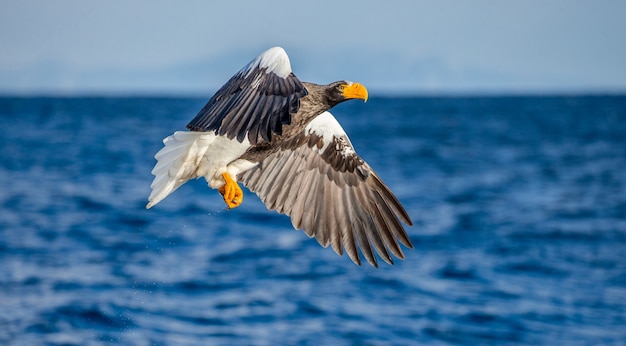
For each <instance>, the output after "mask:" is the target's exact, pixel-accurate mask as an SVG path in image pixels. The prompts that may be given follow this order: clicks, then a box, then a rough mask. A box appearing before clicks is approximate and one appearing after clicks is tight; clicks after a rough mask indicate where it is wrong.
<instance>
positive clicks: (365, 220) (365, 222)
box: [353, 186, 393, 265]
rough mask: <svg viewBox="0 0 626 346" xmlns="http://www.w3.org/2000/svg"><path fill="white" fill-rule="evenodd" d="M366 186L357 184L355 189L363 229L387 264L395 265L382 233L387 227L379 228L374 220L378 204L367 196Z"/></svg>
mask: <svg viewBox="0 0 626 346" xmlns="http://www.w3.org/2000/svg"><path fill="white" fill-rule="evenodd" d="M363 187H364V186H357V187H355V188H354V189H353V191H354V194H355V196H356V199H357V200H358V205H359V207H360V208H359V211H360V213H359V217H358V219H359V220H360V221H361V226H362V229H363V231H364V232H365V233H366V235H367V238H368V239H369V241H370V243H371V244H372V245H374V249H376V252H377V253H378V255H379V256H380V258H382V259H383V260H384V261H385V262H387V264H390V265H393V259H392V258H391V256H390V255H389V252H388V251H387V249H386V248H385V242H384V241H383V238H382V236H381V233H384V232H385V231H386V230H385V229H378V228H377V227H376V226H377V225H376V223H375V221H374V220H373V217H374V215H373V211H372V209H375V208H376V206H375V205H372V204H371V202H370V201H369V198H368V197H367V196H366V194H365V191H364V190H363Z"/></svg>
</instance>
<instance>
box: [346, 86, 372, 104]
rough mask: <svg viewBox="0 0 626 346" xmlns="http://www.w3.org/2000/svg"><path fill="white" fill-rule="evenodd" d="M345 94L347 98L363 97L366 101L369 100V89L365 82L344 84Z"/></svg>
mask: <svg viewBox="0 0 626 346" xmlns="http://www.w3.org/2000/svg"><path fill="white" fill-rule="evenodd" d="M342 86H343V96H344V97H345V98H347V99H361V100H363V101H364V102H367V97H368V95H367V89H365V87H364V86H363V84H359V83H352V84H343V85H342Z"/></svg>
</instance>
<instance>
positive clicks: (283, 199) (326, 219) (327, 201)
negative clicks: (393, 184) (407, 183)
mask: <svg viewBox="0 0 626 346" xmlns="http://www.w3.org/2000/svg"><path fill="white" fill-rule="evenodd" d="M238 178H239V180H240V181H241V182H242V183H243V184H244V185H245V186H247V187H248V188H249V189H250V190H251V191H253V192H255V193H256V194H257V195H258V196H259V197H260V198H261V200H262V201H263V202H264V203H265V204H266V205H267V207H268V208H269V209H272V210H276V211H278V212H279V213H283V214H287V215H289V216H290V217H291V222H292V224H293V226H294V227H295V228H296V229H303V230H304V232H306V234H307V235H308V236H309V237H313V236H314V237H315V238H316V239H317V241H318V242H319V243H320V244H321V245H322V246H324V247H326V246H328V244H330V245H331V246H332V248H333V249H334V250H335V252H337V253H338V254H339V255H342V254H343V250H344V249H345V250H346V252H347V253H348V256H350V258H351V259H352V261H354V262H355V263H356V264H359V265H360V264H361V260H360V257H359V254H358V251H357V247H360V249H361V253H362V254H363V255H364V256H365V258H366V259H367V261H368V262H369V263H370V264H371V265H373V266H378V264H377V261H376V257H375V256H374V253H373V251H372V245H373V248H374V249H375V250H376V252H377V253H378V255H379V256H380V257H381V258H382V259H383V260H384V261H385V262H387V263H389V264H393V260H392V258H391V256H390V255H389V251H390V252H391V253H392V254H393V255H395V256H396V257H398V258H401V259H403V258H404V254H403V253H402V250H401V248H400V246H399V244H398V241H399V242H400V243H402V244H403V245H404V246H406V247H408V248H412V247H413V246H412V244H411V242H410V240H409V237H408V236H407V234H406V232H405V230H404V228H403V227H402V224H401V223H400V220H401V221H403V222H404V223H405V224H408V225H412V222H411V219H410V218H409V215H408V214H407V212H406V211H405V210H404V208H403V207H402V205H401V204H400V202H399V201H398V199H397V198H396V197H395V196H394V195H393V193H392V192H391V190H389V188H388V187H387V186H386V185H385V184H384V183H383V182H382V180H381V179H380V178H379V177H378V176H377V175H376V173H374V171H373V170H372V169H371V168H370V166H369V165H368V164H367V163H366V162H365V161H363V159H361V158H360V157H359V156H358V155H357V154H356V152H355V151H354V148H353V147H352V144H351V143H350V140H349V139H348V136H347V135H346V133H345V132H344V130H343V129H342V128H341V126H340V125H339V123H338V122H337V120H336V119H335V118H334V117H333V115H332V114H330V113H329V112H324V113H322V114H321V115H319V116H318V117H316V118H315V119H313V120H312V121H311V122H310V123H309V125H307V127H306V128H305V129H304V130H303V131H302V132H301V133H300V134H299V135H297V136H295V137H294V138H292V139H290V140H288V141H285V142H283V143H281V147H280V150H278V151H276V152H274V153H273V154H271V155H270V156H269V157H267V158H266V159H264V160H263V161H261V162H260V163H259V164H258V165H257V166H256V167H254V168H252V169H251V170H249V171H246V172H244V173H241V174H240V175H239V177H238Z"/></svg>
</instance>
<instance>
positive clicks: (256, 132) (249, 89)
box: [187, 47, 307, 145]
mask: <svg viewBox="0 0 626 346" xmlns="http://www.w3.org/2000/svg"><path fill="white" fill-rule="evenodd" d="M306 94H307V90H306V88H305V87H304V86H303V85H302V82H300V80H299V79H298V78H297V77H296V76H295V75H294V74H293V73H292V72H291V64H290V62H289V57H288V56H287V53H285V51H284V50H283V49H282V48H280V47H274V48H270V49H268V50H267V51H265V52H264V53H262V54H261V55H259V56H258V57H257V58H256V59H254V60H252V61H251V62H250V63H249V64H248V65H247V66H246V67H244V68H243V69H242V70H241V71H239V72H237V74H235V75H234V76H233V77H232V78H231V79H230V80H229V81H228V82H227V83H226V84H224V86H222V87H221V88H220V90H218V91H217V93H215V95H213V97H212V98H211V99H210V100H209V102H208V103H207V104H206V105H205V106H204V107H203V108H202V110H200V112H199V113H198V114H197V115H196V117H195V118H193V120H191V122H190V123H189V124H187V128H188V129H189V130H192V131H215V133H216V134H217V135H226V136H227V137H228V138H229V139H233V138H235V137H237V140H238V141H239V142H242V141H243V140H244V138H246V136H247V137H248V140H249V141H250V144H252V145H255V144H257V143H259V142H261V141H265V142H269V141H270V140H271V137H272V133H274V134H281V133H282V126H283V125H287V124H290V123H291V115H292V114H295V113H296V112H297V111H298V109H299V107H300V98H301V97H302V96H305V95H306Z"/></svg>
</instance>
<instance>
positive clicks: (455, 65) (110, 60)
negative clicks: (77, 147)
mask: <svg viewBox="0 0 626 346" xmlns="http://www.w3.org/2000/svg"><path fill="white" fill-rule="evenodd" d="M625 13H626V1H621V0H620V1H609V0H599V1H578V0H559V1H549V0H548V1H495V0H493V1H482V0H474V1H414V0H413V1H400V0H398V1H369V0H361V1H313V0H309V1H293V0H291V1H238V2H234V1H233V2H226V1H220V2H211V1H191V0H189V1H176V2H174V1H120V0H114V1H90V0H87V1H64V0H60V1H43V0H39V1H36V0H31V1H28V0H27V1H3V2H1V3H0V51H2V54H0V93H18V94H29V93H55V94H58V93H61V94H81V93H91V94H93V93H121V94H126V93H175V94H185V93H192V94H203V93H206V92H207V91H214V90H215V89H216V88H218V87H219V86H220V85H221V84H222V83H223V82H225V81H226V80H227V79H228V78H229V77H230V76H231V75H232V74H233V73H234V72H235V71H237V70H238V69H239V68H241V67H242V66H243V65H244V64H245V63H247V62H248V61H250V60H251V59H253V58H254V57H255V56H256V55H257V54H258V53H260V52H261V51H263V50H265V49H267V48H269V47H271V46H275V45H280V46H283V47H284V48H285V49H286V50H287V52H288V54H289V55H290V57H291V62H292V67H293V70H294V73H296V75H298V76H299V77H300V78H301V79H303V80H306V81H311V82H317V83H326V82H331V81H334V80H339V79H348V80H353V81H359V82H361V83H363V84H365V85H366V86H368V88H369V89H370V90H371V91H373V92H381V93H382V92H384V93H393V92H401V93H484V92H487V93H524V92H533V93H539V92H624V91H626V63H625V62H626V20H624V14H625Z"/></svg>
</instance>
